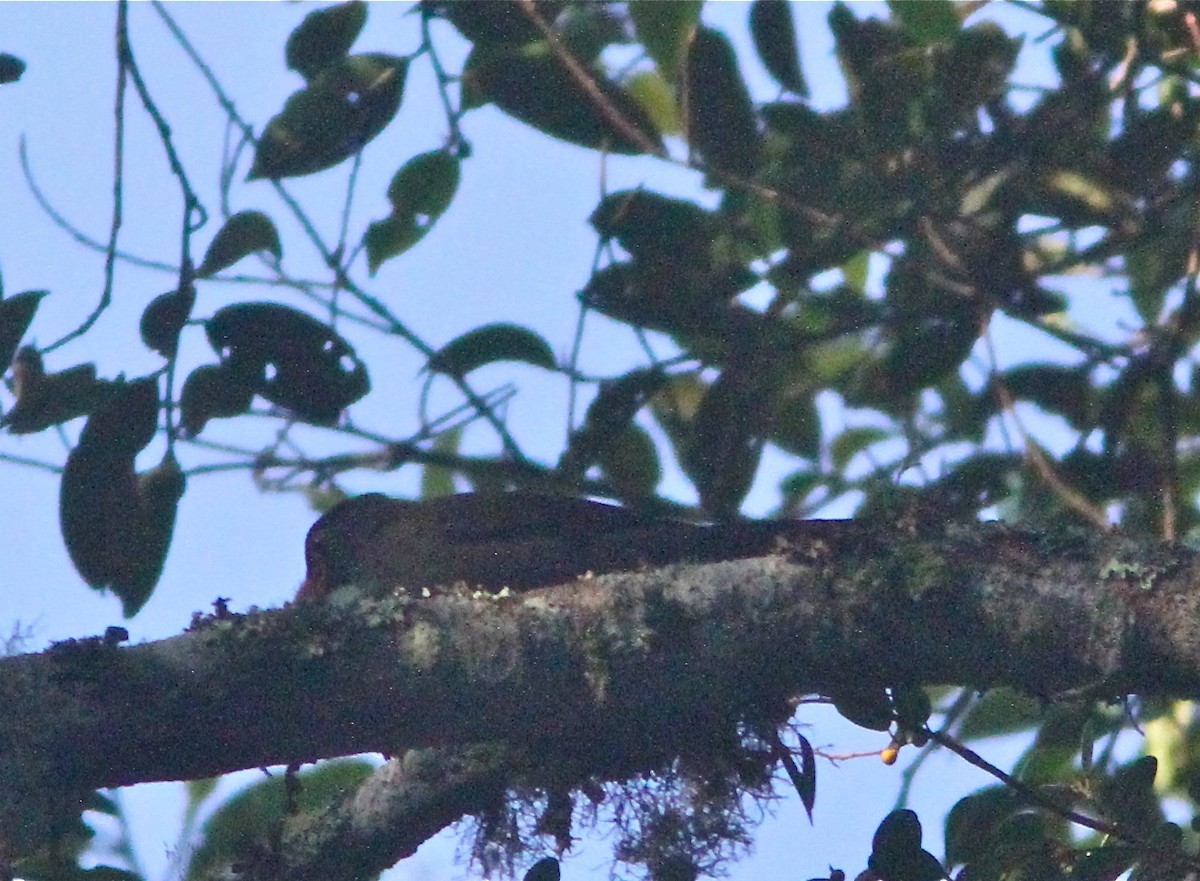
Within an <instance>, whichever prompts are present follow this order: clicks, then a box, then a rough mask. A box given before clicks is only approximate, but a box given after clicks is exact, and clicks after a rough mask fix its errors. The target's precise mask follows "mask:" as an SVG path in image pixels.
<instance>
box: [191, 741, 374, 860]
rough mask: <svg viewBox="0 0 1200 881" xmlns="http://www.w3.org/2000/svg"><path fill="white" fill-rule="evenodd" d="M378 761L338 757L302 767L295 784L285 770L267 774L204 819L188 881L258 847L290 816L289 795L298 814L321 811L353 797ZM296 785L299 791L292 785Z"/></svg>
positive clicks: (192, 855)
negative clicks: (292, 788)
mask: <svg viewBox="0 0 1200 881" xmlns="http://www.w3.org/2000/svg"><path fill="white" fill-rule="evenodd" d="M373 770H374V766H373V765H372V764H371V763H370V762H367V761H365V760H363V759H337V760H334V761H329V762H322V763H321V764H319V765H316V766H314V767H313V768H311V769H307V770H304V771H301V772H300V773H299V775H298V777H299V779H298V780H297V781H295V783H294V784H293V782H292V781H289V780H288V779H287V778H285V777H284V775H282V774H276V775H273V776H271V777H266V778H265V779H261V780H259V781H258V782H256V783H254V784H253V785H251V786H249V787H247V788H245V789H243V790H242V791H240V792H238V793H237V794H236V795H234V796H232V797H230V798H229V799H228V800H226V801H225V802H224V803H223V804H222V805H221V807H220V808H218V809H217V811H216V812H215V813H213V815H212V816H210V817H209V818H208V819H207V820H206V821H205V823H204V829H203V834H202V835H201V836H200V844H199V845H198V846H197V847H196V849H195V850H194V851H192V854H191V860H190V861H189V863H188V865H187V869H186V871H185V873H184V876H183V877H184V879H185V881H197V879H200V878H203V877H209V876H211V875H212V874H213V873H214V872H215V871H217V869H218V867H220V866H224V865H228V864H229V863H230V862H231V861H234V860H235V859H238V858H240V857H242V856H243V855H244V854H246V853H251V852H254V850H255V849H256V848H257V847H260V846H265V845H264V844H263V843H264V842H269V841H270V839H271V835H272V834H273V833H274V831H275V830H277V829H278V828H279V827H280V824H281V823H283V822H285V821H286V820H287V819H288V817H289V807H288V805H289V800H291V799H294V803H295V805H294V806H295V810H296V812H297V813H303V814H308V813H316V812H319V811H320V810H321V809H323V808H328V807H331V806H332V805H334V804H335V803H337V802H339V801H341V800H342V799H344V798H347V797H348V796H350V795H351V794H352V793H353V792H354V791H355V789H357V788H358V786H359V785H360V784H362V782H363V781H364V780H366V779H367V777H368V776H370V774H371V772H372V771H373ZM293 785H294V791H293V794H292V795H290V796H289V788H290V787H292V786H293Z"/></svg>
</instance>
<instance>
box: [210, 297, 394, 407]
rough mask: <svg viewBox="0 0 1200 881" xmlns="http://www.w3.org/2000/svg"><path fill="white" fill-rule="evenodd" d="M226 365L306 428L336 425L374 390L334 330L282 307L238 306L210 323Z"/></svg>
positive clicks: (216, 347)
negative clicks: (310, 424) (339, 418)
mask: <svg viewBox="0 0 1200 881" xmlns="http://www.w3.org/2000/svg"><path fill="white" fill-rule="evenodd" d="M205 332H206V333H207V335H208V341H209V343H210V344H211V345H212V347H213V349H214V350H215V351H216V352H217V353H218V354H220V356H221V363H222V364H223V365H225V366H226V367H227V368H228V369H229V370H231V371H232V372H233V373H234V374H235V375H236V376H237V377H238V378H239V379H241V380H242V381H243V382H245V384H247V385H248V386H249V387H250V388H252V389H253V390H254V392H255V394H258V395H261V396H262V397H264V398H266V399H267V400H268V401H270V402H271V403H273V404H276V405H278V406H280V407H282V408H284V409H285V410H288V411H289V412H291V413H293V414H294V415H295V416H296V417H297V418H299V419H303V420H305V421H307V422H314V423H318V424H328V423H332V422H335V421H336V420H337V418H338V416H339V415H340V414H341V412H342V411H343V410H344V409H345V408H346V407H348V406H350V404H352V403H354V402H355V401H357V400H358V399H359V398H361V397H362V396H363V395H365V394H366V393H367V392H368V391H369V390H370V381H369V380H368V379H367V369H366V365H364V364H363V363H362V361H361V360H359V358H358V356H357V355H355V353H354V349H353V348H352V347H351V346H350V344H349V343H347V342H346V341H345V340H344V339H342V338H341V337H340V336H338V334H337V333H335V332H334V331H333V330H332V329H331V328H330V327H328V326H327V325H325V324H322V323H321V322H320V321H318V320H317V319H315V318H313V317H312V316H311V315H307V314H305V313H304V312H300V311H298V310H296V309H292V308H291V307H289V306H283V305H280V304H278V303H238V304H236V305H233V306H227V307H225V308H224V309H221V310H220V311H219V312H217V313H216V314H215V315H213V317H212V318H210V319H209V320H208V321H207V322H206V323H205Z"/></svg>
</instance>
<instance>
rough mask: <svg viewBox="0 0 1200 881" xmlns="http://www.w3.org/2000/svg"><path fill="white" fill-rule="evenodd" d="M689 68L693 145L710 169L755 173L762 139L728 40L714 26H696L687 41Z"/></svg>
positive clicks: (687, 90) (689, 127)
mask: <svg viewBox="0 0 1200 881" xmlns="http://www.w3.org/2000/svg"><path fill="white" fill-rule="evenodd" d="M686 71H687V73H686V77H685V80H684V92H685V95H686V98H685V105H684V106H686V107H687V137H688V143H689V144H690V145H691V147H692V149H693V150H695V151H696V152H698V153H699V154H700V156H701V158H702V159H703V160H704V164H705V165H706V166H707V167H709V168H712V169H714V170H718V171H727V172H732V173H734V174H738V175H741V176H743V177H749V176H752V175H753V174H754V173H755V171H757V169H758V165H759V161H760V154H761V151H762V143H761V140H760V137H759V134H758V124H757V122H756V118H755V114H754V105H753V103H751V101H750V92H749V90H748V89H747V88H746V83H745V80H743V79H742V74H741V71H740V70H739V68H738V62H737V55H736V54H734V51H733V46H732V45H730V43H729V38H728V37H726V36H725V35H724V34H722V33H720V32H718V31H714V30H712V29H711V28H707V27H699V28H697V29H696V32H695V34H694V36H693V37H692V41H691V43H690V44H689V45H688V49H687V67H686Z"/></svg>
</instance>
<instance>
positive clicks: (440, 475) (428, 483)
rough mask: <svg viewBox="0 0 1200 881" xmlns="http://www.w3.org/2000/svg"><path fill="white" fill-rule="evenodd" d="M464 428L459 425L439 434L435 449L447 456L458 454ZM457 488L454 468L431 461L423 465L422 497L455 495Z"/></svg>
mask: <svg viewBox="0 0 1200 881" xmlns="http://www.w3.org/2000/svg"><path fill="white" fill-rule="evenodd" d="M463 428H464V426H462V425H458V426H455V427H454V428H451V429H450V430H449V431H443V432H442V433H441V434H439V435H438V436H437V437H436V438H435V439H434V441H433V451H434V452H435V453H438V454H441V455H444V456H447V457H452V456H455V455H457V453H458V451H459V447H460V446H461V444H462V436H463ZM456 490H457V487H455V485H454V472H453V471H452V470H450V469H449V468H445V467H443V466H441V465H434V464H432V463H430V462H426V463H425V464H424V465H423V466H421V496H420V497H421V498H422V499H437V498H441V497H442V496H449V495H453V494H454V493H455V491H456Z"/></svg>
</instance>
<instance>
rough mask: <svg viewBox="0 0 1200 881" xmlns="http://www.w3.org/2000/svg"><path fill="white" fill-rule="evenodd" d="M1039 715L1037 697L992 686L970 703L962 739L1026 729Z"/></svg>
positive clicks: (962, 730) (960, 732)
mask: <svg viewBox="0 0 1200 881" xmlns="http://www.w3.org/2000/svg"><path fill="white" fill-rule="evenodd" d="M1041 717H1042V713H1041V709H1040V707H1039V706H1038V704H1037V701H1036V700H1034V699H1033V698H1031V697H1028V696H1027V695H1025V694H1022V693H1021V692H1017V691H1013V690H1012V689H1009V688H1003V687H1001V688H992V689H988V691H987V692H986V693H985V694H984V695H983V696H982V697H981V698H980V699H979V700H978V701H976V702H975V704H974V705H973V706H972V707H971V710H970V712H969V713H967V716H966V718H965V719H963V721H962V725H961V727H960V728H959V730H958V736H959V738H960V739H962V740H975V739H980V738H984V737H997V736H999V735H1003V734H1012V733H1015V732H1017V731H1027V730H1028V729H1030V728H1031V727H1033V726H1034V725H1035V724H1036V723H1037V721H1038V720H1039V719H1040V718H1041Z"/></svg>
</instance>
